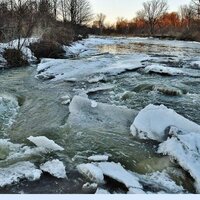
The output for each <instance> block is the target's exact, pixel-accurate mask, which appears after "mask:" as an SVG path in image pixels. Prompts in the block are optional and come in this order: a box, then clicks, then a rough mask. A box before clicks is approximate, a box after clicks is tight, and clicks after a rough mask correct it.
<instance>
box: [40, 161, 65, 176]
mask: <svg viewBox="0 0 200 200" xmlns="http://www.w3.org/2000/svg"><path fill="white" fill-rule="evenodd" d="M40 169H41V170H42V171H44V172H48V173H50V174H51V175H52V176H55V177H57V178H66V177H67V175H66V171H65V166H64V164H63V162H61V161H59V160H58V159H54V160H51V161H47V162H46V163H44V164H42V165H40Z"/></svg>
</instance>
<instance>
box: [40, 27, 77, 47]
mask: <svg viewBox="0 0 200 200" xmlns="http://www.w3.org/2000/svg"><path fill="white" fill-rule="evenodd" d="M74 37H75V33H74V30H73V28H72V27H71V26H66V27H65V26H60V27H50V28H49V29H47V31H45V33H44V34H43V35H42V40H43V41H54V42H57V43H59V44H61V45H69V44H70V43H71V42H73V40H74Z"/></svg>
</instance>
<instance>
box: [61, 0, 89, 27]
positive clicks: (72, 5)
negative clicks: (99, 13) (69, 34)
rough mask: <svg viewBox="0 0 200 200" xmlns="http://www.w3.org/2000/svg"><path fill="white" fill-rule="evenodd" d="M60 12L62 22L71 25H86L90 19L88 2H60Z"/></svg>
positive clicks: (64, 0)
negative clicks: (65, 21)
mask: <svg viewBox="0 0 200 200" xmlns="http://www.w3.org/2000/svg"><path fill="white" fill-rule="evenodd" d="M61 10H62V15H63V16H64V20H66V18H68V19H69V21H70V22H71V23H72V24H80V25H82V24H86V23H88V22H89V21H90V20H91V19H92V10H91V5H90V3H89V1H88V0H61Z"/></svg>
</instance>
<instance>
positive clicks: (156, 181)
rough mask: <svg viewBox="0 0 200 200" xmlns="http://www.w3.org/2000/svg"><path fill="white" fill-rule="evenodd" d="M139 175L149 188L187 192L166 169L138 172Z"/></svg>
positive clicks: (169, 192)
mask: <svg viewBox="0 0 200 200" xmlns="http://www.w3.org/2000/svg"><path fill="white" fill-rule="evenodd" d="M137 176H138V178H139V179H140V182H141V183H142V184H143V185H145V186H149V188H152V189H153V190H157V192H159V191H165V193H168V194H181V193H184V192H185V191H184V188H183V187H182V186H179V185H177V184H176V183H175V182H174V181H173V180H172V179H171V178H170V176H169V175H168V173H167V172H166V171H165V170H163V171H161V172H159V171H157V172H153V173H150V174H145V175H140V174H137Z"/></svg>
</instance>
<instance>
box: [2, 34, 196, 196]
mask: <svg viewBox="0 0 200 200" xmlns="http://www.w3.org/2000/svg"><path fill="white" fill-rule="evenodd" d="M65 48H66V49H67V54H73V56H72V57H73V59H64V60H59V59H58V60H55V59H43V60H42V62H41V64H39V65H38V66H36V67H35V66H33V67H30V68H27V69H13V70H10V71H8V72H6V71H2V72H1V74H0V83H1V84H0V93H1V94H4V93H5V92H6V93H8V94H11V96H14V97H16V98H17V100H18V103H19V108H18V109H19V110H18V112H17V114H15V115H13V114H11V115H10V114H9V116H8V119H9V120H10V119H11V121H13V119H14V121H13V122H14V123H13V124H12V126H11V127H9V128H8V129H5V130H4V129H2V133H3V135H4V137H5V138H10V139H11V141H12V142H13V143H12V144H15V145H14V146H13V145H11V144H10V143H6V142H5V141H4V142H1V143H0V147H1V148H0V159H2V160H1V161H0V165H1V167H4V168H5V170H6V169H7V168H8V167H9V166H12V165H13V164H17V163H19V162H22V161H30V162H32V163H33V164H35V166H36V168H37V169H40V167H39V166H40V165H43V164H44V163H47V164H48V165H47V166H46V169H47V168H48V171H49V172H52V174H53V170H52V166H53V163H51V161H52V160H56V159H58V160H59V161H61V162H62V163H63V165H64V166H65V168H66V173H67V177H68V179H66V178H63V179H57V178H56V177H53V176H51V175H50V174H49V173H43V174H42V175H41V178H40V179H39V180H37V181H33V182H30V181H28V180H27V179H26V180H21V181H20V182H18V183H15V184H14V185H11V186H6V187H5V188H1V190H0V192H1V193H9V192H10V193H32V192H34V193H53V192H54V193H95V192H96V193H106V192H107V193H141V192H143V190H141V188H139V189H138V188H133V187H130V188H127V187H126V185H125V186H124V184H123V183H121V182H120V181H119V177H118V176H116V175H112V176H110V177H107V176H106V177H105V180H104V181H105V184H103V185H101V184H99V185H98V189H97V190H96V189H95V187H96V186H95V187H93V186H94V185H93V186H91V184H93V181H90V179H89V180H88V178H87V177H85V176H82V175H81V174H80V173H78V170H77V166H78V165H80V164H87V163H92V162H97V161H98V159H100V158H101V159H102V157H98V156H100V155H101V156H103V155H104V156H108V161H107V162H108V163H111V162H114V163H120V165H121V166H122V167H123V168H124V169H125V170H127V171H128V173H132V172H134V173H136V174H138V178H139V179H140V184H142V186H143V188H144V192H146V193H185V192H187V191H189V192H195V189H194V187H195V186H194V184H193V182H194V180H193V179H195V178H196V176H194V175H193V172H194V173H195V168H193V169H192V170H191V176H192V177H193V178H191V176H190V175H188V174H187V173H185V171H186V172H188V171H190V169H191V166H189V167H190V168H189V167H183V166H184V165H181V167H182V168H183V169H184V170H182V169H181V168H180V163H179V164H177V163H175V162H173V161H171V158H169V157H167V156H166V157H165V156H163V155H162V152H163V153H165V154H167V155H170V156H171V155H172V154H173V156H176V155H175V154H174V153H173V151H171V149H169V145H170V144H169V143H167V144H169V145H167V144H166V148H165V149H164V150H165V151H164V150H163V151H162V152H160V153H161V154H158V152H157V149H158V142H154V141H151V140H145V141H143V140H140V139H138V138H134V137H133V136H132V135H131V133H130V126H131V124H132V123H133V121H134V118H135V116H136V115H137V114H138V112H139V111H140V110H142V109H143V108H144V107H146V106H147V105H149V104H154V105H160V104H164V105H165V106H167V107H168V108H171V109H174V110H175V111H176V112H177V113H178V114H180V115H182V116H183V117H185V118H187V119H189V120H192V121H194V122H195V123H197V124H199V122H200V117H199V113H198V112H197V111H198V110H199V106H200V100H199V99H200V98H199V97H200V94H199V91H200V79H199V73H200V71H199V53H200V44H199V43H192V42H181V41H165V40H158V39H150V38H109V37H108V38H105V37H103V38H101V37H90V38H89V39H86V40H83V41H80V42H77V43H75V44H73V45H72V46H71V47H65ZM148 66H151V67H152V66H154V71H155V70H159V73H154V72H153V73H152V72H150V71H148V72H147V69H148ZM155 66H156V68H155ZM36 68H37V70H36ZM145 69H146V70H145ZM148 70H149V69H148ZM151 70H152V69H151ZM163 72H167V73H163ZM179 72H181V73H179ZM6 107H7V105H6ZM6 113H7V111H6ZM30 136H32V137H36V138H37V137H41V136H45V137H46V138H48V139H49V140H50V141H54V143H55V144H57V145H59V147H61V148H63V149H64V150H63V151H56V152H46V151H44V148H43V147H41V146H40V147H36V146H35V145H34V144H33V143H31V142H29V141H28V140H27V138H29V137H30ZM43 141H44V140H43ZM9 145H10V146H11V147H12V148H11V149H10V146H9ZM54 147H55V146H54ZM56 147H58V146H56ZM180 148H181V147H180ZM169 151H170V153H169ZM188 153H190V151H188ZM90 157H92V158H93V159H91V160H90V159H89V160H88V158H90ZM97 158H98V159H97ZM183 158H184V157H183ZM183 158H180V157H179V158H178V157H176V160H177V161H179V160H180V159H181V160H182V161H184V159H183ZM101 159H100V160H101ZM106 159H107V157H106ZM100 160H99V161H100ZM5 161H6V162H5ZM49 162H50V163H49ZM4 163H5V164H4ZM51 164H52V165H51ZM95 166H96V167H97V166H98V164H96V165H95ZM61 168H62V169H63V167H61ZM168 168H173V169H174V174H175V175H174V174H173V175H172V174H170V173H169V171H168V170H166V169H168ZM163 170H166V171H163ZM86 171H87V170H86ZM180 171H181V172H180ZM93 172H94V171H93ZM146 173H147V174H146ZM134 175H135V174H134ZM139 175H141V176H139ZM22 177H24V176H22ZM89 177H91V175H89ZM116 177H117V178H116ZM157 177H159V178H160V179H158V178H157ZM114 179H117V180H114ZM147 179H148V180H150V181H149V182H148V181H147ZM92 180H93V179H92ZM88 181H90V183H89V185H88V184H86V183H87V182H88ZM167 184H168V185H167ZM177 184H178V185H177ZM83 185H85V186H84V187H83ZM158 186H160V188H159V187H158ZM182 187H183V188H184V189H183V188H182Z"/></svg>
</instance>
